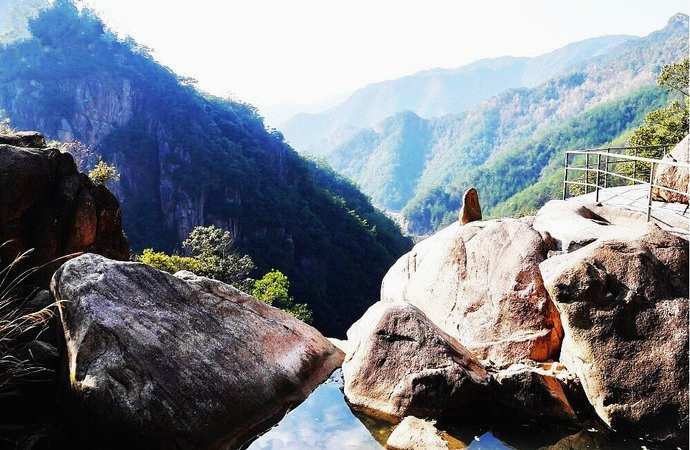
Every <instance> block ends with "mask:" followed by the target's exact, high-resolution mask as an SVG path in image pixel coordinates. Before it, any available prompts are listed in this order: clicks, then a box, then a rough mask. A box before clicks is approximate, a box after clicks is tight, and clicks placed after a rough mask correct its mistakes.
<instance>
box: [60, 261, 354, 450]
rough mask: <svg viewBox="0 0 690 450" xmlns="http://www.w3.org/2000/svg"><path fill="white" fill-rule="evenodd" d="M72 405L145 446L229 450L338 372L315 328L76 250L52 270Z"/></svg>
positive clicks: (219, 290)
mask: <svg viewBox="0 0 690 450" xmlns="http://www.w3.org/2000/svg"><path fill="white" fill-rule="evenodd" d="M51 288H52V292H53V294H54V296H55V298H56V300H57V301H58V302H61V303H59V312H60V318H61V322H62V328H63V330H64V336H65V344H66V358H67V364H66V367H67V368H68V379H63V380H62V381H63V383H64V384H65V385H66V387H67V390H68V392H69V394H70V397H71V399H72V401H73V402H74V403H75V405H76V406H77V408H75V410H76V411H81V413H82V415H83V416H85V417H87V418H93V419H95V420H97V421H98V424H99V425H101V426H102V425H105V426H106V427H109V428H111V429H112V430H115V431H121V433H120V434H119V435H120V436H127V437H129V438H131V439H132V440H135V441H136V443H137V445H142V446H143V444H144V443H146V442H149V443H151V444H152V445H154V444H155V447H156V448H161V447H163V448H201V447H209V446H214V447H216V448H234V447H237V446H239V445H241V444H242V443H243V442H245V440H246V439H248V438H249V437H251V436H253V435H254V434H256V433H257V432H260V431H262V430H263V429H265V428H267V427H269V426H270V425H272V424H273V423H275V422H276V421H277V419H278V418H279V417H281V416H282V415H283V414H284V413H285V411H286V410H287V409H288V408H289V407H290V406H292V405H294V404H295V403H298V402H300V401H302V400H303V399H304V398H306V396H307V395H308V394H309V393H310V392H311V391H312V390H313V389H314V388H315V387H316V386H317V385H318V384H319V383H321V382H322V381H323V380H325V379H326V378H327V377H328V375H329V374H330V373H331V372H332V371H333V370H334V369H335V368H336V367H338V366H339V365H340V363H341V361H342V358H343V355H342V352H340V351H339V350H338V349H336V348H335V347H334V346H333V345H332V344H330V343H329V342H328V340H326V339H325V338H324V337H323V336H322V335H321V334H320V333H319V332H318V331H316V330H315V329H314V328H312V327H310V326H308V325H306V324H305V323H303V322H301V321H299V320H297V319H295V318H293V317H292V316H290V315H288V314H286V313H284V312H282V311H280V310H278V309H276V308H273V307H271V306H268V305H267V304H265V303H262V302H260V301H258V300H256V299H255V298H253V297H251V296H249V295H246V294H244V293H242V292H240V291H238V290H237V289H235V288H233V287H232V286H229V285H226V284H223V283H221V282H218V281H214V280H210V279H207V278H203V277H198V276H195V275H194V274H192V273H189V272H180V273H178V274H176V275H175V276H173V275H170V274H167V273H164V272H160V271H158V270H156V269H154V268H152V267H149V266H146V265H144V264H139V263H131V262H116V261H112V260H109V259H106V258H103V257H101V256H97V255H94V254H85V255H83V256H80V257H78V258H75V259H73V260H71V261H69V262H67V263H65V264H64V265H63V266H62V267H61V268H60V269H59V270H58V271H57V272H56V273H55V275H54V277H53V281H52V286H51Z"/></svg>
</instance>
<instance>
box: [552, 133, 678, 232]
mask: <svg viewBox="0 0 690 450" xmlns="http://www.w3.org/2000/svg"><path fill="white" fill-rule="evenodd" d="M670 147H671V146H669V145H647V146H637V147H608V148H592V149H583V150H567V151H566V152H565V173H564V174H563V200H565V199H566V198H568V194H569V189H568V187H569V185H576V186H584V188H585V193H586V194H589V192H590V190H589V189H590V188H593V189H594V192H595V199H596V201H597V202H598V201H599V190H600V189H601V188H607V187H608V180H609V177H617V178H621V179H623V180H626V181H630V182H632V184H637V183H640V184H648V185H649V192H648V193H647V221H648V222H649V220H650V219H651V217H652V192H653V191H654V189H655V188H656V189H661V190H665V191H669V192H673V193H676V194H679V195H684V196H685V197H686V198H688V197H689V196H688V192H683V191H679V190H677V189H673V188H671V187H668V186H662V185H659V184H655V183H654V174H655V169H656V168H657V167H658V166H659V165H661V164H663V165H667V166H674V167H679V168H684V169H688V170H690V164H688V163H682V162H678V161H674V160H668V159H655V158H647V157H642V156H637V153H638V151H639V150H642V149H664V150H667V149H669V148H670ZM624 150H632V151H633V152H634V154H632V155H628V154H625V153H612V151H621V152H622V151H624ZM666 154H667V152H666V151H664V152H663V155H664V156H665V155H666ZM571 155H581V156H585V158H584V164H585V165H584V166H583V167H578V166H571V165H570V163H569V161H570V157H571ZM592 156H594V157H596V166H595V167H590V159H591V157H592ZM602 159H604V164H605V167H604V168H603V169H602V164H601V162H602ZM610 159H614V161H610ZM615 159H618V160H622V161H615ZM638 162H640V163H645V164H649V179H648V180H643V179H638V178H637V163H638ZM622 163H632V164H633V173H632V176H627V175H623V174H620V173H615V172H611V171H610V170H609V167H610V166H611V165H613V166H614V169H613V170H615V169H616V168H617V165H618V164H622ZM569 171H580V172H584V174H585V180H584V182H583V181H575V180H569V179H568V173H569ZM590 173H591V174H593V175H594V183H590ZM601 175H603V176H604V177H603V186H601ZM687 210H688V208H687V207H686V208H685V212H687ZM685 212H683V214H685Z"/></svg>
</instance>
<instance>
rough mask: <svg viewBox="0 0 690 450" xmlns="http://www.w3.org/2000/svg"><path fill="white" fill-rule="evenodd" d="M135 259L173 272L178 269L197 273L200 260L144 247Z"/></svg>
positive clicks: (199, 267)
mask: <svg viewBox="0 0 690 450" xmlns="http://www.w3.org/2000/svg"><path fill="white" fill-rule="evenodd" d="M136 260H137V261H139V262H142V263H144V264H148V265H149V266H153V267H155V268H156V269H159V270H163V271H165V272H170V273H175V272H179V271H180V270H189V271H190V272H194V273H197V272H198V271H199V270H200V269H201V262H199V261H198V260H197V259H195V258H190V257H188V256H179V255H167V254H165V253H163V252H155V251H153V249H152V248H147V249H144V252H143V253H142V254H141V255H139V256H137V257H136Z"/></svg>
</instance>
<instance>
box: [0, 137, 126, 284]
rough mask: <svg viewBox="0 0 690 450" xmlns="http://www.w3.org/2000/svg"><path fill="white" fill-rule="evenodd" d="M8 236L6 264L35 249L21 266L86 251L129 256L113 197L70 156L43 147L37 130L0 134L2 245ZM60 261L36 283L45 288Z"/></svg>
mask: <svg viewBox="0 0 690 450" xmlns="http://www.w3.org/2000/svg"><path fill="white" fill-rule="evenodd" d="M35 147H39V148H35ZM7 241H11V242H10V243H8V244H7V245H5V246H3V247H1V248H0V260H1V261H2V262H3V263H4V264H7V263H8V262H9V261H12V260H13V259H14V258H15V257H16V256H17V254H18V253H20V252H23V251H26V250H28V249H31V248H33V249H35V250H34V253H33V255H32V257H31V259H30V260H28V261H26V266H25V268H26V267H29V266H40V265H43V264H45V263H48V262H50V261H52V260H54V259H55V258H58V257H61V256H64V255H67V254H71V253H75V252H85V251H88V252H95V253H100V254H103V255H105V256H108V257H110V258H114V259H128V258H129V246H128V244H127V240H126V239H125V237H124V235H123V233H122V220H121V213H120V205H119V204H118V202H117V199H116V198H115V196H113V194H112V193H111V192H110V191H109V190H108V189H107V188H106V187H105V186H96V185H94V184H93V183H92V182H91V180H89V177H88V176H86V175H85V174H83V173H80V172H79V171H78V170H77V167H76V165H75V163H74V159H73V158H72V156H71V155H69V154H68V153H61V152H59V151H58V150H56V149H49V148H45V139H43V136H41V135H40V134H38V133H35V132H27V133H18V134H16V135H3V136H0V244H1V243H4V242H7ZM62 262H64V261H60V262H57V263H54V264H50V265H49V266H48V267H46V268H45V269H44V270H41V271H40V272H39V273H38V278H39V279H38V280H37V283H38V284H39V285H41V286H43V287H46V288H47V287H48V284H49V282H50V277H51V275H52V273H53V271H55V269H56V268H57V267H58V266H59V265H60V264H61V263H62Z"/></svg>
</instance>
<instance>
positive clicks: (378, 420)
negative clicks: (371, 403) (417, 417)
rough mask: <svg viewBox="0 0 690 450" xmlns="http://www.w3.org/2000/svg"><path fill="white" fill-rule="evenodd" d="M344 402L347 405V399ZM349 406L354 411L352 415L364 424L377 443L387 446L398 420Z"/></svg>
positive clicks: (371, 410) (369, 410) (370, 410)
mask: <svg viewBox="0 0 690 450" xmlns="http://www.w3.org/2000/svg"><path fill="white" fill-rule="evenodd" d="M343 401H344V402H345V403H347V400H346V399H345V397H343ZM347 405H348V406H349V407H350V409H351V410H352V414H354V415H355V417H356V418H358V419H359V421H360V422H362V424H363V425H364V426H365V427H366V429H367V430H368V431H369V433H371V435H372V436H373V437H374V439H376V442H378V443H379V444H381V445H386V442H387V441H388V438H389V437H390V435H391V433H392V432H393V428H395V425H396V423H397V421H398V420H397V419H396V418H395V417H393V416H388V415H386V414H384V413H381V412H378V411H375V410H373V409H367V408H362V407H359V406H355V405H351V404H349V403H347Z"/></svg>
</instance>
